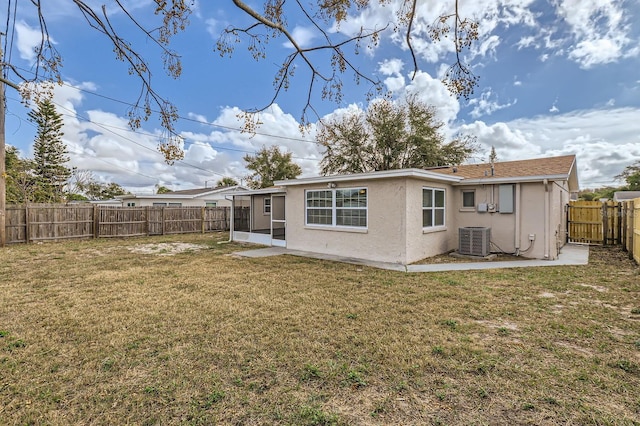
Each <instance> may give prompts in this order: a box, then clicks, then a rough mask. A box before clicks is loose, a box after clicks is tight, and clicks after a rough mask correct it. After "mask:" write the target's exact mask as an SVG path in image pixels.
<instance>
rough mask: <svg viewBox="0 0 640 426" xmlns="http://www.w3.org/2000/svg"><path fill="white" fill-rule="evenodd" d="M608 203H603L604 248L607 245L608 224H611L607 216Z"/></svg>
mask: <svg viewBox="0 0 640 426" xmlns="http://www.w3.org/2000/svg"><path fill="white" fill-rule="evenodd" d="M607 213H608V212H607V203H606V202H603V203H602V246H603V247H604V246H606V245H607V230H608V228H609V227H608V226H607V225H608V224H609V217H608V215H607Z"/></svg>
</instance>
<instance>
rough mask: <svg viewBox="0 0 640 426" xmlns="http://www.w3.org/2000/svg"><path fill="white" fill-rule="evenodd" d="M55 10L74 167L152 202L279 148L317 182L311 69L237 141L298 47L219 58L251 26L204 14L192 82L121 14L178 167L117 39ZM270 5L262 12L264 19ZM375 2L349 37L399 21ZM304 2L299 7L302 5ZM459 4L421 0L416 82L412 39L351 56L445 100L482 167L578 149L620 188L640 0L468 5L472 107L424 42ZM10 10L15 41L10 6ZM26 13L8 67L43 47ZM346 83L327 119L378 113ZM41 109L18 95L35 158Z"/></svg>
mask: <svg viewBox="0 0 640 426" xmlns="http://www.w3.org/2000/svg"><path fill="white" fill-rule="evenodd" d="M15 1H16V0H12V1H11V2H10V5H9V6H10V7H11V4H14V3H13V2H15ZM44 3H45V5H44V6H43V7H45V9H44V13H45V17H46V18H47V20H48V28H49V32H50V35H51V37H52V38H53V40H54V42H55V43H56V48H57V49H58V51H59V52H60V54H61V55H62V57H63V60H64V66H63V68H62V76H63V79H64V85H63V86H61V87H57V88H56V92H55V97H54V101H55V103H56V105H57V106H58V111H59V112H60V113H61V114H62V115H63V118H64V121H65V128H64V132H65V136H64V141H65V142H66V143H67V146H68V148H69V153H70V157H71V165H72V166H74V167H77V168H78V169H82V170H90V171H92V172H93V174H94V176H95V177H96V178H97V179H99V180H102V181H104V182H116V183H118V184H120V185H123V186H124V187H126V188H127V189H129V190H131V191H132V192H136V193H145V192H146V193H149V192H152V191H153V190H154V186H155V185H164V186H167V187H169V188H171V189H174V190H179V189H188V188H193V187H202V186H204V185H205V182H206V184H207V185H208V186H210V185H213V184H214V183H215V182H216V181H217V180H219V179H220V178H222V177H223V176H231V177H235V178H236V179H241V178H243V177H245V176H246V175H247V170H246V168H245V167H244V166H245V165H244V161H243V160H242V156H243V155H244V154H245V153H253V152H255V151H256V150H258V149H260V148H261V147H262V146H263V145H272V144H277V145H280V146H282V147H284V148H285V149H287V150H289V151H291V152H292V153H293V156H294V159H295V161H296V162H297V163H298V164H300V166H301V167H302V168H303V171H304V176H313V175H317V173H318V164H319V161H320V159H321V158H322V153H321V152H320V150H319V149H318V146H317V145H316V144H315V143H314V142H313V138H314V132H315V126H312V127H311V129H310V131H309V132H308V133H307V134H304V135H301V134H300V132H299V130H298V124H299V118H300V114H301V109H302V107H303V106H304V102H305V97H306V92H307V84H308V80H307V78H306V77H307V76H308V73H307V70H306V69H305V68H304V66H302V65H301V66H299V67H298V69H297V74H296V76H295V78H294V80H293V84H292V86H291V88H290V89H289V90H288V91H287V92H286V93H283V94H282V95H281V96H280V97H279V98H278V99H277V100H276V104H275V105H273V106H272V107H271V108H269V109H268V110H267V111H265V112H264V113H263V114H262V115H261V121H262V122H263V124H262V126H261V127H260V129H259V130H258V134H257V135H255V136H253V137H251V136H250V135H247V134H243V133H241V132H239V131H238V130H237V129H239V128H240V127H241V125H242V123H241V122H240V121H239V120H238V118H237V114H238V112H239V111H240V109H241V108H255V107H261V106H263V105H265V103H268V102H269V100H270V99H271V97H272V96H273V86H272V82H273V78H274V75H275V72H276V71H277V64H278V63H279V62H280V61H282V59H283V58H284V57H285V56H286V55H287V54H288V53H290V51H291V50H290V47H289V46H287V44H286V43H285V40H284V39H274V40H272V41H271V42H270V43H269V45H268V46H267V50H266V52H267V58H266V59H265V60H262V61H255V60H253V59H252V58H251V56H250V55H249V53H248V52H247V51H246V44H240V45H238V47H237V49H236V51H235V52H234V54H233V55H232V56H231V57H230V58H229V57H224V58H222V57H220V55H219V54H218V53H217V52H216V51H215V50H214V49H215V43H216V41H217V39H218V37H219V34H220V32H221V31H222V30H223V29H224V28H225V27H227V26H229V25H231V24H234V25H237V26H242V25H243V24H246V23H248V22H249V19H248V18H247V17H246V16H245V15H244V14H243V12H241V11H239V10H237V9H236V8H235V6H234V5H233V3H232V2H230V1H216V2H203V1H200V2H196V3H195V5H194V13H193V15H192V16H191V19H190V25H189V27H188V28H187V30H186V31H185V32H184V33H181V34H180V35H178V36H177V37H176V38H175V39H174V40H173V42H172V48H173V49H175V50H177V51H178V52H179V53H180V54H181V55H182V61H183V70H184V71H183V74H182V77H181V78H180V79H179V80H173V79H171V78H169V77H167V76H165V75H164V74H163V71H162V67H161V63H160V60H159V52H158V51H157V50H156V49H154V48H153V46H152V45H151V44H150V43H148V42H147V41H146V40H144V39H142V38H141V37H140V36H139V35H137V34H136V33H135V32H134V31H133V30H132V28H131V26H130V25H129V24H127V21H126V19H125V17H124V16H123V15H122V14H121V13H114V14H113V15H112V16H111V19H112V22H113V23H114V25H116V26H117V28H119V29H120V31H121V34H122V35H124V36H125V38H130V39H131V41H133V42H134V43H135V47H136V48H137V49H138V50H139V51H140V52H141V53H143V54H144V56H145V57H146V58H147V59H148V60H149V61H150V62H151V63H152V65H153V73H154V74H153V82H154V85H155V88H156V90H157V91H159V92H160V93H161V94H162V95H163V96H165V97H166V98H168V99H169V100H171V101H172V102H173V103H174V104H175V105H176V106H177V107H178V109H179V113H180V116H181V117H182V118H181V119H180V120H179V121H178V122H177V123H176V127H177V129H178V130H179V131H180V132H181V134H182V136H183V137H184V140H185V160H184V161H181V162H180V161H179V162H176V163H175V164H174V165H173V166H169V165H166V164H165V163H164V162H163V159H162V156H161V155H160V154H159V153H158V152H157V150H156V146H157V142H158V134H159V133H160V132H161V130H160V126H159V125H158V122H157V120H156V119H155V118H152V119H151V120H150V121H149V122H147V123H145V125H144V126H143V129H141V130H140V131H138V132H136V133H134V132H131V131H129V130H128V129H127V119H126V113H127V110H128V104H131V103H133V102H135V100H136V97H137V93H138V90H139V82H138V81H137V80H136V79H135V78H134V77H132V76H129V75H128V73H127V68H126V66H125V65H124V64H123V63H121V62H118V61H116V60H115V59H114V55H113V53H112V49H111V47H110V46H109V44H108V41H107V40H106V39H104V38H103V37H102V36H101V35H100V34H99V33H97V32H95V31H94V30H92V29H91V28H89V27H88V25H87V23H86V21H85V20H84V18H83V17H82V16H81V15H80V14H79V12H78V10H77V8H76V6H75V5H74V4H73V2H71V1H68V0H49V1H47V2H44ZM89 3H90V4H94V2H89ZM261 3H262V2H260V1H257V0H256V1H253V2H250V4H251V5H252V6H253V7H255V8H256V9H259V6H260V4H261ZM372 3H376V4H372V5H371V6H370V7H369V8H367V9H365V10H362V11H353V13H352V14H351V15H350V17H349V19H348V20H347V21H346V22H344V23H342V25H341V26H340V27H339V29H336V28H335V26H334V25H333V23H331V22H330V23H327V25H326V28H327V29H329V31H331V32H332V34H334V36H335V37H340V36H341V35H349V34H352V32H353V31H355V30H357V29H358V28H360V27H361V26H363V27H365V28H373V27H377V28H380V27H383V26H384V25H386V24H388V23H390V22H391V24H392V25H391V27H392V26H393V22H394V20H395V19H396V18H395V15H394V14H393V11H394V7H395V5H396V4H397V3H398V1H391V2H390V3H389V4H387V5H386V6H385V7H381V6H379V5H378V4H377V2H372ZM95 4H97V5H99V4H100V3H97V2H96V3H95ZM125 4H127V5H129V6H130V8H131V10H132V12H133V14H134V15H135V16H136V17H139V18H140V19H141V20H142V21H143V22H144V23H145V24H149V25H151V26H153V25H155V24H156V23H155V22H154V17H153V5H154V4H155V3H154V2H153V1H150V0H129V1H127V2H125ZM290 4H291V7H293V5H294V2H290ZM453 4H454V3H453V0H429V1H424V2H420V6H419V10H418V16H419V17H418V19H417V21H416V26H415V32H414V39H413V44H414V47H415V50H416V53H417V57H418V63H419V67H420V72H419V73H418V74H417V75H416V77H415V78H414V79H413V80H411V78H410V74H411V71H412V68H411V65H410V64H411V60H410V57H409V55H408V52H407V51H406V49H405V47H404V45H403V41H402V39H403V37H404V35H403V33H394V32H393V31H391V30H388V31H386V32H385V33H383V36H382V38H381V40H380V43H379V45H378V46H376V47H375V48H372V49H367V48H365V49H362V51H361V53H360V54H359V55H356V56H353V55H351V56H350V57H351V58H353V61H354V64H357V66H358V67H359V68H360V69H361V70H362V71H363V72H364V73H366V74H369V75H372V76H373V77H376V78H380V79H381V80H383V81H384V83H385V87H386V88H387V89H389V90H392V92H393V93H394V95H395V96H396V97H402V96H404V95H405V94H408V93H415V94H417V95H418V96H419V97H420V98H421V99H423V100H424V101H425V102H427V103H429V104H432V105H434V106H435V107H436V108H437V110H438V114H439V118H440V119H441V120H442V121H444V122H445V124H446V126H445V131H446V134H447V136H449V137H450V136H452V135H454V134H455V133H456V132H464V133H469V134H472V135H475V136H476V137H477V140H478V145H479V151H478V152H477V153H476V155H474V157H473V158H471V159H470V161H471V162H481V161H485V160H486V159H487V157H488V153H489V151H490V147H491V146H494V147H495V148H496V151H497V154H498V158H499V160H503V161H506V160H516V159H526V158H536V157H545V156H553V155H564V154H576V155H577V158H578V168H579V169H578V171H579V179H580V184H581V187H582V188H593V187H598V186H604V185H612V184H617V183H619V182H616V181H614V176H615V175H617V174H619V173H620V172H621V171H622V170H623V169H624V168H625V167H626V166H627V165H630V164H633V163H634V162H636V161H639V160H640V72H638V70H639V69H640V24H638V23H637V22H640V3H639V2H638V1H637V0H634V1H605V0H552V1H546V0H537V1H536V0H510V1H503V0H475V1H473V0H461V1H460V9H461V14H462V15H463V16H468V17H473V18H476V19H477V20H479V22H480V40H478V41H477V42H476V43H475V44H474V45H473V46H472V48H471V50H470V51H467V52H465V57H466V59H467V60H468V62H469V63H471V64H472V66H473V70H474V73H475V74H477V75H479V76H480V86H479V87H478V88H477V89H476V92H475V93H474V95H473V96H472V98H471V99H470V100H468V101H467V100H464V99H461V100H458V99H456V98H455V97H452V96H451V95H450V94H449V93H448V92H447V90H446V89H445V87H444V86H443V85H442V83H441V82H440V78H441V76H442V73H443V72H444V69H445V68H446V66H447V64H449V63H451V57H452V48H453V46H452V44H451V43H449V42H448V41H446V40H445V41H443V42H441V43H432V42H431V41H430V40H429V39H428V38H427V37H426V32H425V31H426V25H427V24H431V23H432V22H433V20H434V19H435V17H437V16H438V15H439V14H441V13H447V12H450V11H451V10H452V8H453ZM2 9H3V10H0V23H2V24H1V25H2V26H3V28H2V29H1V31H3V32H4V31H5V30H6V24H5V23H6V22H7V14H8V9H6V8H4V7H3V8H2ZM11 10H13V9H11ZM16 10H17V14H16V16H15V24H14V21H13V14H12V13H11V19H9V31H8V33H9V34H10V35H11V34H13V37H10V38H9V40H10V41H12V43H10V44H9V46H8V47H10V49H8V52H7V57H10V60H11V63H13V64H14V65H16V66H18V67H20V68H21V69H24V70H29V69H31V66H32V64H33V53H32V52H33V47H34V46H35V43H38V42H39V36H38V33H37V31H36V29H37V21H36V15H35V13H34V10H33V7H32V6H31V4H30V2H20V3H18V6H17V9H16ZM287 12H288V14H287V21H288V25H289V28H290V30H291V31H292V32H293V33H294V34H296V35H297V38H298V40H299V41H300V42H301V43H302V44H303V45H312V44H313V43H314V42H316V43H317V42H318V41H319V38H318V34H317V32H314V29H313V28H312V27H311V26H310V25H309V22H308V21H305V20H304V19H303V18H302V16H301V15H300V14H299V13H297V12H296V11H295V10H294V9H290V10H288V11H287ZM14 28H15V32H14V31H13V29H14ZM336 31H339V32H336ZM350 52H351V51H350V50H347V54H349V55H350ZM322 59H323V58H318V59H317V61H318V62H317V63H318V64H322V63H323V62H322ZM9 78H10V79H12V81H16V82H17V80H16V79H15V77H12V76H11V75H10V76H9ZM344 80H345V89H344V95H345V96H344V98H343V100H342V102H341V103H340V104H336V103H332V102H323V101H322V100H321V99H319V97H318V96H314V100H313V104H314V107H315V108H316V109H317V111H318V113H319V114H320V115H321V116H323V117H326V116H329V115H332V114H341V113H343V112H344V111H347V110H350V109H355V108H366V106H367V103H366V99H365V91H366V88H367V87H365V86H364V85H361V86H357V85H355V84H352V80H351V78H350V77H349V76H345V78H344ZM27 112H28V109H27V108H26V107H25V106H23V105H22V104H21V103H20V101H19V95H18V94H17V93H15V92H14V91H13V90H12V89H7V119H6V136H7V143H9V144H11V145H14V146H16V147H18V148H19V149H20V151H21V153H22V154H23V155H24V156H31V155H32V151H31V150H32V148H31V146H32V143H33V138H34V135H35V128H34V127H33V125H32V124H31V123H29V122H28V121H27V119H26V117H27Z"/></svg>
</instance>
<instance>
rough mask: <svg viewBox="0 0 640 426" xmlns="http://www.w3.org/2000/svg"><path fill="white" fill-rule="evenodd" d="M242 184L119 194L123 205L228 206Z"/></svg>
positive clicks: (241, 188)
mask: <svg viewBox="0 0 640 426" xmlns="http://www.w3.org/2000/svg"><path fill="white" fill-rule="evenodd" d="M248 189H249V188H247V187H246V186H242V185H234V186H224V187H217V188H196V189H185V190H182V191H172V192H167V193H164V194H147V195H133V194H128V195H121V196H119V197H117V198H119V199H120V200H121V203H122V204H121V205H122V206H123V207H133V206H135V207H144V206H159V207H230V206H231V195H232V194H233V193H235V192H236V191H246V190H248Z"/></svg>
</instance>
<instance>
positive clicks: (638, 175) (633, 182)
mask: <svg viewBox="0 0 640 426" xmlns="http://www.w3.org/2000/svg"><path fill="white" fill-rule="evenodd" d="M616 179H624V181H625V182H626V183H627V186H626V188H625V190H626V191H640V161H637V162H635V163H634V164H631V165H629V166H627V167H625V169H624V170H623V171H622V173H620V174H619V175H618V176H616Z"/></svg>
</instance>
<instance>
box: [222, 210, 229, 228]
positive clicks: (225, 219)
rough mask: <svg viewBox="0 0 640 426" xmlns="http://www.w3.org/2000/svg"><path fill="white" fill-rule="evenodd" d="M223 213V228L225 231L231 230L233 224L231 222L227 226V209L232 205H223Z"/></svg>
mask: <svg viewBox="0 0 640 426" xmlns="http://www.w3.org/2000/svg"><path fill="white" fill-rule="evenodd" d="M223 209H224V210H223V211H222V212H223V214H222V219H223V222H222V230H223V231H231V224H229V226H227V210H231V207H223Z"/></svg>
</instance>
